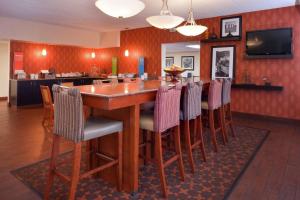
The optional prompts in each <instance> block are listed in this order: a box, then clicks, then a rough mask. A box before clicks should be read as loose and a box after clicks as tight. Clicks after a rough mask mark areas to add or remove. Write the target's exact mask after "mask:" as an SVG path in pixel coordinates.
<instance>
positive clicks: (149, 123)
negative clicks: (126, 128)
mask: <svg viewBox="0 0 300 200" xmlns="http://www.w3.org/2000/svg"><path fill="white" fill-rule="evenodd" d="M181 88H182V87H181V85H179V84H177V85H176V86H175V87H174V88H171V89H169V88H168V87H167V86H161V87H160V88H159V90H158V92H157V95H156V100H155V108H154V113H153V112H146V113H143V112H142V113H141V116H140V128H141V129H143V130H147V131H150V132H152V133H153V132H154V133H155V159H156V162H157V165H158V169H159V170H158V172H159V175H160V182H161V187H162V192H163V196H164V197H167V196H168V191H167V183H166V177H165V170H164V168H165V167H167V166H169V165H170V164H171V163H173V162H175V161H177V162H178V167H179V172H180V176H181V179H182V180H183V181H184V168H183V161H182V153H181V147H180V146H181V145H180V127H179V125H180V120H179V113H180V96H181ZM171 128H173V129H175V130H174V132H172V133H174V141H175V151H176V155H175V156H173V157H171V158H170V159H169V160H167V161H165V162H164V160H163V153H162V136H163V133H164V132H165V131H167V130H169V129H171Z"/></svg>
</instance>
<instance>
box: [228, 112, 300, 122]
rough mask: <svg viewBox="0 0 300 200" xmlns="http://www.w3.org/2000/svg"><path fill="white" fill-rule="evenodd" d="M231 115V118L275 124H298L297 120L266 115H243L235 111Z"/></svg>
mask: <svg viewBox="0 0 300 200" xmlns="http://www.w3.org/2000/svg"><path fill="white" fill-rule="evenodd" d="M232 114H233V116H236V117H247V118H253V119H259V120H272V121H275V122H282V123H292V124H299V123H300V120H299V119H289V118H284V117H274V116H268V115H260V114H253V113H243V112H237V111H232Z"/></svg>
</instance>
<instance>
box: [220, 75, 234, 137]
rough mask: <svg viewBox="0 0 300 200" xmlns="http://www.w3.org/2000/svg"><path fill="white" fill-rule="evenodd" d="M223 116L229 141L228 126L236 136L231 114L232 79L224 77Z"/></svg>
mask: <svg viewBox="0 0 300 200" xmlns="http://www.w3.org/2000/svg"><path fill="white" fill-rule="evenodd" d="M222 116H223V126H224V130H225V133H226V134H225V136H226V140H227V142H228V135H227V131H226V130H227V126H229V127H230V129H231V134H232V136H233V137H235V133H234V129H233V125H232V114H231V79H224V81H223V87H222Z"/></svg>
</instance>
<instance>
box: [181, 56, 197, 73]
mask: <svg viewBox="0 0 300 200" xmlns="http://www.w3.org/2000/svg"><path fill="white" fill-rule="evenodd" d="M181 67H182V68H184V69H186V70H192V71H193V70H194V56H181Z"/></svg>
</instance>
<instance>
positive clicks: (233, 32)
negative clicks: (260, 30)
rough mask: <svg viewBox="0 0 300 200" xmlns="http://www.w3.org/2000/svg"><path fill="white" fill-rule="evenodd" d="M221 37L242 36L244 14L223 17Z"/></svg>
mask: <svg viewBox="0 0 300 200" xmlns="http://www.w3.org/2000/svg"><path fill="white" fill-rule="evenodd" d="M220 33H221V38H227V37H242V16H236V17H226V18H222V19H221V31H220Z"/></svg>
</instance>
